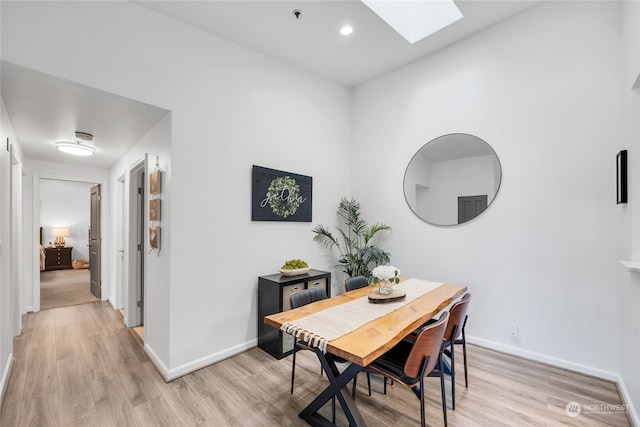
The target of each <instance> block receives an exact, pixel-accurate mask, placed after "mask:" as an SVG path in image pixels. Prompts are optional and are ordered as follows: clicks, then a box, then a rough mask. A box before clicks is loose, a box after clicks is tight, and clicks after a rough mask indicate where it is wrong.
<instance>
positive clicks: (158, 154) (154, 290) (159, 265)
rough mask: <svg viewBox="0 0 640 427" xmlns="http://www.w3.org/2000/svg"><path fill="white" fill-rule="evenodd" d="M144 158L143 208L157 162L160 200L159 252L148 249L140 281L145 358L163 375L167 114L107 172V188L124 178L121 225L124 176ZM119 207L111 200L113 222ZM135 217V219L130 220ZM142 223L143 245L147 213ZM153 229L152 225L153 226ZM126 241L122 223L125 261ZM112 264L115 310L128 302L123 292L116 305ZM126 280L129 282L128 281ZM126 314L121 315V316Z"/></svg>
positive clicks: (168, 249) (166, 351)
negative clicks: (108, 180)
mask: <svg viewBox="0 0 640 427" xmlns="http://www.w3.org/2000/svg"><path fill="white" fill-rule="evenodd" d="M145 155H146V156H147V159H148V160H147V169H148V171H147V175H146V184H145V188H146V189H147V191H145V206H148V205H149V190H148V189H149V182H148V179H149V178H148V176H149V173H150V172H152V171H153V170H154V168H155V167H156V159H157V160H158V167H159V168H160V170H161V171H162V186H161V189H162V193H161V194H160V200H161V212H160V213H161V217H160V220H161V221H160V223H159V225H160V227H161V228H160V238H161V243H160V251H157V250H150V248H149V247H148V243H145V244H146V245H147V248H146V256H145V263H146V265H145V267H146V269H145V273H146V274H145V277H146V287H145V290H144V313H145V314H144V317H145V318H144V325H145V329H144V344H145V348H146V349H147V352H149V353H150V356H152V357H153V358H154V362H155V363H157V364H160V365H162V366H161V367H162V368H163V369H164V370H168V369H169V366H168V365H166V363H167V361H168V360H170V354H171V353H170V352H171V349H170V346H169V343H170V338H171V337H170V334H169V332H170V330H171V328H170V320H171V317H170V316H167V313H171V301H170V288H171V281H170V274H171V262H170V261H171V253H172V246H173V245H172V239H171V236H172V233H171V228H172V221H171V217H172V215H171V212H172V210H173V209H172V202H171V201H172V183H171V182H172V179H171V177H172V172H171V114H167V115H166V116H165V117H164V118H163V119H162V120H161V121H160V122H159V123H158V124H157V125H156V126H155V127H154V128H153V129H151V130H150V131H149V132H148V133H147V134H146V135H145V136H144V137H143V138H142V139H141V140H140V141H139V142H138V143H137V144H136V145H135V147H133V148H132V149H131V150H130V151H129V152H128V153H127V154H126V155H125V156H124V157H123V158H122V159H120V161H118V163H117V164H116V165H114V166H113V167H112V168H111V186H112V188H114V187H115V186H117V185H119V184H118V182H117V181H118V179H119V178H120V177H121V176H124V177H125V180H124V193H123V194H122V196H123V199H124V200H125V203H124V215H122V217H123V219H126V218H129V215H131V212H130V210H129V204H128V202H127V201H128V200H129V197H130V192H129V185H130V180H129V178H130V175H129V172H130V171H131V170H132V169H133V168H134V166H135V165H136V164H138V163H139V162H140V161H141V160H143V159H144V158H145ZM120 208H121V205H120V204H119V203H118V202H117V201H115V200H112V203H111V209H110V216H111V218H115V217H117V216H118V215H119V213H118V212H116V209H120ZM134 216H135V215H134ZM145 217H146V218H147V221H146V226H145V242H149V235H148V227H149V225H151V224H150V223H149V221H148V217H149V215H148V213H147V214H146V215H145ZM154 224H155V225H158V224H157V223H154ZM116 232H117V227H116V226H114V227H113V228H112V236H111V241H117V240H118V236H116V234H115V233H116ZM130 239H133V240H134V241H135V238H134V236H132V233H131V232H130V231H129V223H128V221H125V224H124V241H123V244H122V246H121V247H122V248H125V256H129V255H130V254H129V251H128V250H127V248H128V247H129V243H130ZM119 249H120V247H118V246H115V245H112V257H111V259H116V257H119V256H120V254H119V252H118V250H119ZM116 267H117V265H116V263H112V264H111V271H112V274H111V275H110V277H111V286H110V289H111V294H110V296H109V299H110V300H112V301H114V306H116V307H124V305H125V304H126V302H127V294H126V292H125V290H126V289H123V290H122V301H118V297H117V293H116V292H117V290H118V286H123V283H119V282H118V274H117V272H116V270H117V269H116ZM127 277H128V279H127ZM125 280H133V278H131V277H130V274H129V271H125ZM125 313H126V310H125Z"/></svg>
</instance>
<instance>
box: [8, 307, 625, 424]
mask: <svg viewBox="0 0 640 427" xmlns="http://www.w3.org/2000/svg"><path fill="white" fill-rule="evenodd" d="M212 339H215V337H212ZM14 355H15V361H14V367H13V372H12V374H11V377H10V380H9V385H8V390H7V394H6V397H5V400H4V404H3V406H2V412H1V414H0V425H1V426H3V427H13V426H83V427H84V426H102V427H106V426H108V427H111V426H114V427H115V426H118V427H120V426H129V425H131V426H154V427H155V426H202V427H207V426H216V427H218V426H301V425H305V423H304V422H303V421H302V420H300V419H299V418H298V412H300V410H302V408H303V407H304V406H306V404H307V403H308V402H310V401H311V400H312V399H313V397H315V395H316V394H317V393H318V391H319V390H320V389H321V388H322V387H324V386H325V385H326V377H325V376H320V373H319V365H318V361H317V359H316V358H315V356H314V355H313V354H311V352H308V351H303V352H300V353H299V359H298V362H297V369H296V388H295V392H294V394H293V395H291V394H289V381H290V373H291V358H290V357H288V358H285V359H282V360H279V361H278V360H275V359H273V358H272V357H271V356H269V355H268V354H267V353H265V352H263V351H262V350H260V349H258V348H254V349H251V350H249V351H247V352H244V353H242V354H239V355H237V356H234V357H232V358H229V359H227V360H224V361H222V362H219V363H216V364H214V365H212V366H209V367H206V368H204V369H201V370H199V371H197V372H194V373H191V374H189V375H185V376H184V377H181V378H179V379H176V380H175V381H172V382H171V383H168V384H167V383H165V382H164V381H163V380H162V378H161V377H160V375H159V374H158V373H157V371H156V370H155V368H154V366H153V365H152V364H151V362H150V361H149V359H148V358H147V356H146V355H145V353H144V351H143V350H142V347H141V345H140V343H139V342H138V340H137V338H135V337H134V336H133V334H132V333H131V332H130V331H129V330H128V329H126V328H125V327H124V325H123V323H122V320H121V315H120V314H119V313H118V312H117V311H114V310H113V309H111V307H110V306H109V304H108V303H106V302H96V303H91V304H82V305H76V306H72V307H63V308H54V309H50V310H43V311H40V312H38V313H30V314H27V315H26V316H25V317H24V330H23V333H22V335H21V336H20V337H17V338H15V340H14ZM460 356H461V354H460ZM459 360H460V361H461V360H462V358H461V357H460V358H459ZM459 366H460V368H459V369H460V370H459V372H460V373H462V365H459ZM456 384H457V387H456V391H457V393H456V394H457V399H456V410H455V411H448V415H449V425H450V426H464V427H466V426H492V427H493V426H518V427H521V426H571V425H572V426H616V427H619V426H629V425H631V424H630V423H629V421H628V419H627V416H626V414H625V412H624V411H613V410H610V409H607V407H604V406H600V405H615V404H620V403H621V401H620V397H619V394H618V392H617V389H616V386H615V384H613V383H610V382H607V381H602V380H599V379H596V378H592V377H588V376H584V375H579V374H576V373H573V372H568V371H565V370H562V369H558V368H555V367H550V366H547V365H543V364H540V363H535V362H531V361H527V360H523V359H519V358H516V357H513V356H509V355H505V354H502V353H497V352H494V351H490V350H487V349H484V348H481V347H476V346H470V347H469V388H468V389H465V387H464V377H463V375H459V376H458V377H457V381H456ZM373 388H374V393H373V396H372V397H369V396H367V395H366V381H364V376H363V375H361V376H360V380H359V382H358V395H357V398H356V399H357V400H356V402H357V404H358V407H359V408H360V410H361V412H362V414H363V417H364V419H365V420H366V421H367V422H368V424H369V425H370V426H415V425H419V424H420V412H419V411H420V410H419V408H420V404H419V401H418V400H417V399H416V398H415V396H414V395H413V393H412V392H410V391H408V390H406V389H404V388H403V387H401V386H400V385H399V384H395V385H393V386H390V387H388V393H387V395H386V396H385V395H382V394H381V393H379V392H376V391H375V390H378V391H380V389H381V383H380V382H379V381H375V380H374V384H373ZM426 392H427V422H428V424H429V425H430V426H442V425H443V422H442V412H441V409H440V397H439V396H440V395H439V382H438V379H436V378H429V379H427V387H426ZM569 402H577V403H579V404H580V405H582V408H583V410H582V412H581V413H580V414H579V415H578V416H576V417H570V416H569V415H567V413H566V411H565V407H566V405H567V403H569ZM449 404H450V403H449ZM586 405H598V406H586ZM323 411H324V412H325V413H326V415H327V416H329V414H330V412H329V408H323ZM598 412H601V413H598ZM338 423H339V424H340V425H346V423H345V421H344V417H343V416H342V415H341V414H340V413H339V410H338Z"/></svg>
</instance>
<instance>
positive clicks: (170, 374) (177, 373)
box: [144, 338, 258, 382]
mask: <svg viewBox="0 0 640 427" xmlns="http://www.w3.org/2000/svg"><path fill="white" fill-rule="evenodd" d="M257 345H258V340H257V338H256V339H253V340H249V341H246V342H244V343H241V344H238V345H236V346H233V347H230V348H227V349H224V350H223V351H219V352H217V353H213V354H210V355H208V356H205V357H201V358H200V359H197V360H194V361H193V362H189V363H185V364H184V365H182V366H178V367H177V368H173V369H168V368H167V366H166V365H165V364H164V363H163V362H162V361H161V360H160V358H159V357H158V356H157V355H156V353H155V352H154V351H153V349H152V348H151V347H150V346H149V345H148V344H146V343H145V345H144V350H145V352H146V353H147V355H148V356H149V359H151V362H152V363H153V364H154V366H155V367H156V369H157V370H158V372H160V375H162V378H164V380H165V381H166V382H169V381H173V380H175V379H177V378H180V377H181V376H183V375H187V374H189V373H191V372H195V371H197V370H198V369H202V368H204V367H206V366H209V365H212V364H214V363H216V362H220V361H221V360H224V359H228V358H229V357H232V356H235V355H236V354H240V353H242V352H245V351H247V350H249V349H251V348H253V347H255V346H257Z"/></svg>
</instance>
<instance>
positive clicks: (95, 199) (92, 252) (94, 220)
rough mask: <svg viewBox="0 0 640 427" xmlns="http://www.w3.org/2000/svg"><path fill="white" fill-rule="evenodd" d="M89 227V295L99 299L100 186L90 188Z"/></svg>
mask: <svg viewBox="0 0 640 427" xmlns="http://www.w3.org/2000/svg"><path fill="white" fill-rule="evenodd" d="M90 224H91V226H90V228H89V270H90V271H91V273H90V276H91V293H92V294H93V295H94V296H95V297H96V298H98V299H101V291H100V287H101V281H100V270H101V265H100V253H101V250H100V185H94V186H93V187H91V222H90Z"/></svg>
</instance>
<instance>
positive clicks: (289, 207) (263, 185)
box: [251, 165, 313, 222]
mask: <svg viewBox="0 0 640 427" xmlns="http://www.w3.org/2000/svg"><path fill="white" fill-rule="evenodd" d="M251 182H252V188H251V220H252V221H292V222H311V206H312V205H311V199H312V197H311V196H312V190H313V178H312V177H310V176H306V175H300V174H296V173H291V172H284V171H280V170H276V169H269V168H265V167H262V166H256V165H253V170H252V181H251Z"/></svg>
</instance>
